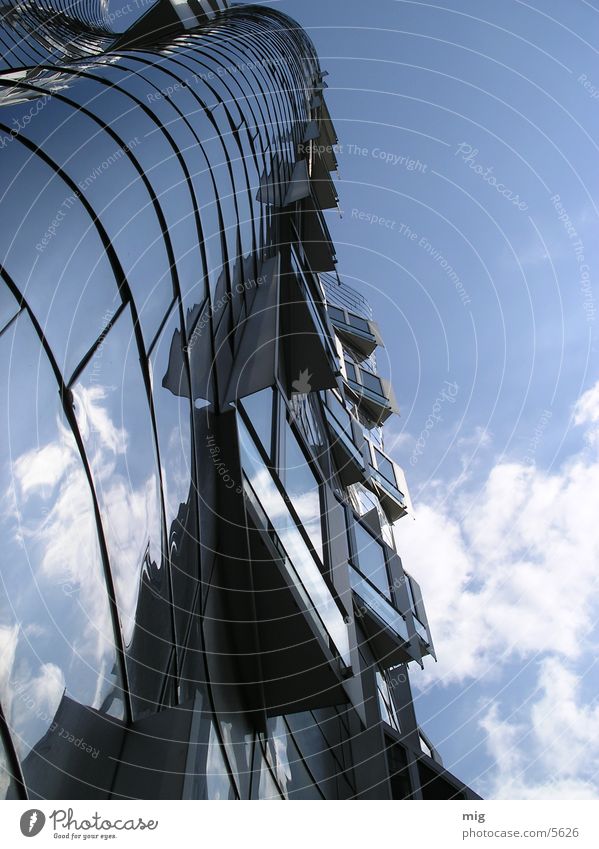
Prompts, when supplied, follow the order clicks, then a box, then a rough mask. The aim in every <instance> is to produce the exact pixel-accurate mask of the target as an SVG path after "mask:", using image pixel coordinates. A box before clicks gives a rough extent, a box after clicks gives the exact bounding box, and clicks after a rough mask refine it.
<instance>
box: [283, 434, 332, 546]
mask: <svg viewBox="0 0 599 849" xmlns="http://www.w3.org/2000/svg"><path fill="white" fill-rule="evenodd" d="M282 438H283V441H284V445H283V447H282V453H281V466H280V469H279V477H280V478H281V482H282V483H283V485H284V487H285V489H286V491H287V495H288V496H289V499H290V501H291V504H292V506H293V508H294V509H295V511H296V513H297V515H298V516H299V518H300V521H301V523H302V524H303V526H304V528H305V529H306V532H307V534H308V536H309V537H310V541H311V543H312V545H313V546H314V549H315V551H316V553H317V554H318V556H319V557H320V559H321V561H324V553H323V546H322V519H321V508H320V490H319V486H318V481H317V480H316V477H315V476H314V473H313V472H312V470H311V468H310V466H309V465H308V463H307V461H306V458H305V456H304V453H303V451H302V449H301V448H300V446H299V443H298V441H297V439H296V437H295V435H294V433H293V431H292V429H291V426H290V425H289V423H288V422H287V421H285V424H284V427H283V434H282Z"/></svg>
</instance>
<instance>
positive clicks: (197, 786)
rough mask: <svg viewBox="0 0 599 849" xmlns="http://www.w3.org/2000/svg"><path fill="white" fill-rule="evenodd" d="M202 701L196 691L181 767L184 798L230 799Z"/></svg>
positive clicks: (225, 773) (224, 768)
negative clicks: (182, 765) (184, 758)
mask: <svg viewBox="0 0 599 849" xmlns="http://www.w3.org/2000/svg"><path fill="white" fill-rule="evenodd" d="M204 702H205V698H203V697H202V694H201V693H200V692H199V691H196V694H195V699H194V705H193V717H192V720H191V729H190V734H189V748H188V750H187V762H186V764H185V783H184V786H183V798H184V799H234V798H235V791H234V789H233V786H232V784H231V779H230V777H229V772H228V770H227V765H226V762H225V759H224V757H223V753H222V750H221V746H220V743H219V740H218V734H217V733H216V729H215V727H214V723H213V722H212V719H211V717H210V714H209V713H207V711H205V710H204V709H203V708H204Z"/></svg>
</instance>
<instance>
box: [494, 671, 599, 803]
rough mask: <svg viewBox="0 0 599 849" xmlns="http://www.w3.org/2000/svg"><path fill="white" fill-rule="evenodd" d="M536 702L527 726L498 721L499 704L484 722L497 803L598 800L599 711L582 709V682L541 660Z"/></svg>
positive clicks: (527, 718)
mask: <svg viewBox="0 0 599 849" xmlns="http://www.w3.org/2000/svg"><path fill="white" fill-rule="evenodd" d="M535 692H536V693H538V694H539V695H538V698H537V699H536V700H534V701H533V702H532V704H531V706H530V708H529V710H528V713H527V716H526V721H524V722H522V721H520V722H513V721H510V720H509V718H508V719H507V720H504V719H502V718H501V717H500V709H499V706H498V705H497V704H495V705H493V706H492V708H490V709H489V711H488V712H487V714H486V715H485V717H484V718H483V719H482V721H481V723H480V724H481V727H482V728H483V729H484V731H485V732H486V735H487V749H488V751H489V754H490V755H491V757H492V759H493V762H494V764H495V769H494V772H493V776H492V780H491V785H490V794H491V795H492V796H493V798H497V799H596V798H598V797H599V781H598V776H599V706H597V705H595V706H590V705H587V704H581V703H580V701H581V694H580V681H579V678H578V676H577V675H575V674H574V673H573V672H572V671H571V670H570V669H568V668H567V667H566V666H565V665H564V664H562V663H561V662H560V661H559V660H557V659H556V658H555V657H548V658H546V659H545V660H543V661H542V663H541V666H540V669H539V674H538V678H537V688H536V691H535Z"/></svg>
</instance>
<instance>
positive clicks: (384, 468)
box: [374, 448, 397, 486]
mask: <svg viewBox="0 0 599 849" xmlns="http://www.w3.org/2000/svg"><path fill="white" fill-rule="evenodd" d="M374 454H375V457H376V467H377V469H378V470H379V472H380V473H381V474H382V475H383V477H385V478H387V480H388V481H389V482H390V483H392V484H393V485H394V486H397V481H396V479H395V469H394V468H393V463H392V462H391V461H390V460H389V459H388V458H387V457H385V455H384V454H381V452H380V451H379V450H378V448H375V449H374Z"/></svg>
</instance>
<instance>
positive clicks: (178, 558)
mask: <svg viewBox="0 0 599 849" xmlns="http://www.w3.org/2000/svg"><path fill="white" fill-rule="evenodd" d="M150 377H151V384H152V401H153V405H154V413H155V416H156V431H157V434H158V446H159V449H160V468H161V475H162V491H163V500H164V511H165V519H166V533H167V537H168V540H169V546H168V548H169V552H170V556H171V568H172V585H173V596H174V617H175V623H176V626H177V629H176V634H177V645H178V646H181V645H182V643H183V642H184V637H185V635H186V633H187V625H188V622H189V610H190V608H191V605H192V600H193V598H194V596H195V590H196V588H197V585H198V566H197V538H196V532H195V526H196V523H195V520H194V518H192V519H191V522H190V519H189V516H190V515H191V516H193V514H194V512H195V510H196V501H195V495H194V491H193V488H192V486H193V484H192V465H193V457H192V445H191V405H190V400H189V399H190V392H189V382H188V374H187V370H186V368H185V364H184V359H183V351H182V339H181V333H180V321H179V311H178V308H177V307H176V306H175V308H174V309H173V311H172V313H171V315H170V316H169V318H168V320H167V322H166V324H165V326H164V328H163V330H162V332H161V334H160V336H159V338H158V340H157V342H156V345H155V347H154V349H153V351H152V355H151V358H150Z"/></svg>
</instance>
